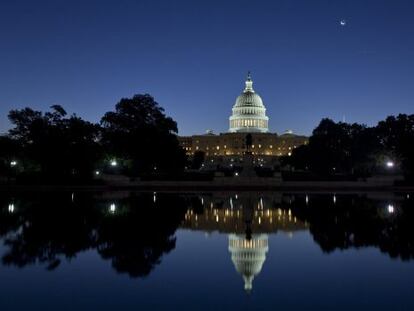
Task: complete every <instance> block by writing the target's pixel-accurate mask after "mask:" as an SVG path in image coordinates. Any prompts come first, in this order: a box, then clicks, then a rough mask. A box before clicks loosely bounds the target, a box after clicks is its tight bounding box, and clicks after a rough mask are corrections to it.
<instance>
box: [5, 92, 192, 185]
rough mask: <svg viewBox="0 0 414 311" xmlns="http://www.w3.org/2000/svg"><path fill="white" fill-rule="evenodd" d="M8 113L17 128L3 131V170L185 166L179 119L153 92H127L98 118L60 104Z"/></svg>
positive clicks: (50, 176) (138, 170)
mask: <svg viewBox="0 0 414 311" xmlns="http://www.w3.org/2000/svg"><path fill="white" fill-rule="evenodd" d="M8 117H9V120H10V122H11V124H12V128H11V129H10V130H9V132H8V133H7V134H6V135H3V136H0V175H6V176H13V175H19V176H27V175H29V176H31V177H33V176H35V177H37V178H41V179H42V180H45V179H46V180H66V181H67V180H70V179H73V180H87V179H91V178H92V177H93V175H94V174H99V173H100V171H105V170H109V169H112V170H118V171H119V172H122V173H125V174H128V175H130V176H139V175H142V174H146V173H149V172H152V171H154V170H157V171H161V172H165V173H171V174H174V173H175V172H178V171H182V170H183V168H184V166H185V162H186V156H185V152H184V151H183V149H182V148H181V147H180V145H179V142H178V139H177V132H178V128H177V123H176V122H175V121H174V120H173V119H172V118H170V117H168V116H166V115H165V113H164V109H163V108H162V107H160V105H159V104H158V103H157V102H156V101H155V100H154V98H153V97H152V96H150V95H148V94H143V95H141V94H138V95H135V96H133V97H132V98H122V99H121V100H120V101H119V102H118V103H117V104H116V106H115V110H114V111H109V112H107V113H105V114H104V116H103V117H102V118H101V121H100V122H99V123H98V124H95V123H91V122H89V121H86V120H83V119H82V118H80V117H79V116H77V115H76V114H72V115H68V114H67V112H66V111H65V109H64V108H63V107H61V106H59V105H54V106H52V107H50V111H48V112H45V113H43V112H41V111H36V110H33V109H31V108H24V109H18V110H11V111H10V112H9V115H8ZM111 164H112V166H113V167H111ZM115 166H116V167H115Z"/></svg>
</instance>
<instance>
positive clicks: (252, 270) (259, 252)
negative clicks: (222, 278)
mask: <svg viewBox="0 0 414 311" xmlns="http://www.w3.org/2000/svg"><path fill="white" fill-rule="evenodd" d="M268 250H269V247H268V236H267V234H260V235H253V237H252V239H251V240H247V239H245V237H244V236H243V235H237V234H230V235H229V251H230V253H231V260H232V261H233V264H234V266H235V268H236V270H237V272H238V273H240V274H241V275H242V276H243V280H244V289H245V290H246V291H250V290H252V288H253V279H254V277H255V276H256V275H258V274H259V273H260V271H261V270H262V267H263V263H264V262H265V260H266V253H267V251H268Z"/></svg>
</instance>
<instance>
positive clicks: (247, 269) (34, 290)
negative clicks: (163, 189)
mask: <svg viewBox="0 0 414 311" xmlns="http://www.w3.org/2000/svg"><path fill="white" fill-rule="evenodd" d="M0 245H1V246H0V256H1V263H0V310H350V309H354V310H362V309H364V310H365V309H374V308H375V309H376V310H390V309H393V310H414V260H413V259H414V196H413V195H411V196H410V194H406V193H404V194H392V193H360V194H348V193H346V194H333V193H327V194H320V193H316V194H315V193H308V194H306V193H277V192H264V193H258V192H254V193H252V192H238V193H236V192H232V193H229V192H216V193H155V192H151V193H129V192H108V193H82V192H81V193H70V192H65V193H37V194H15V195H10V194H5V193H1V194H0Z"/></svg>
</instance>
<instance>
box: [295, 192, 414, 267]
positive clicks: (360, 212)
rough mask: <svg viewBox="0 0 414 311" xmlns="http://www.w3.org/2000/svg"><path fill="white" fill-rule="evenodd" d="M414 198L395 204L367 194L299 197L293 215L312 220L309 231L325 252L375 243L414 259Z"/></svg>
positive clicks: (384, 248)
mask: <svg viewBox="0 0 414 311" xmlns="http://www.w3.org/2000/svg"><path fill="white" fill-rule="evenodd" d="M413 203H414V202H413V200H412V199H411V200H403V201H400V202H398V203H396V205H395V206H394V205H392V208H393V209H394V210H393V211H392V212H390V211H389V210H388V208H389V206H388V203H386V202H383V201H375V200H369V199H367V198H366V197H363V196H350V195H348V196H341V197H340V198H338V199H335V202H334V200H333V196H326V195H325V196H324V195H314V196H311V197H310V198H309V199H308V204H306V199H305V196H304V195H302V196H295V199H294V200H293V202H292V204H291V205H290V208H291V209H292V211H293V214H294V215H296V217H298V218H299V219H301V220H302V221H306V222H308V223H309V230H310V232H311V234H312V235H313V237H314V239H315V241H316V242H317V243H318V244H319V246H320V247H321V248H322V250H323V251H324V252H332V251H334V250H335V249H348V248H360V247H368V246H374V247H377V248H379V249H380V250H381V251H382V252H384V253H387V254H389V256H391V257H393V258H394V257H399V258H401V259H403V260H408V259H414V227H413V226H412V224H413V221H414V211H413V209H412V207H413V206H414V204H413Z"/></svg>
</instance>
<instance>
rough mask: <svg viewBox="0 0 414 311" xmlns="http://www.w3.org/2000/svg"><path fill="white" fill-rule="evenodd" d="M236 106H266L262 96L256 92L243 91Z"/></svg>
mask: <svg viewBox="0 0 414 311" xmlns="http://www.w3.org/2000/svg"><path fill="white" fill-rule="evenodd" d="M234 107H261V108H264V105H263V101H262V98H261V97H260V96H259V95H258V94H256V93H254V92H249V91H248V92H243V94H241V95H239V96H238V97H237V99H236V103H235V104H234Z"/></svg>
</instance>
